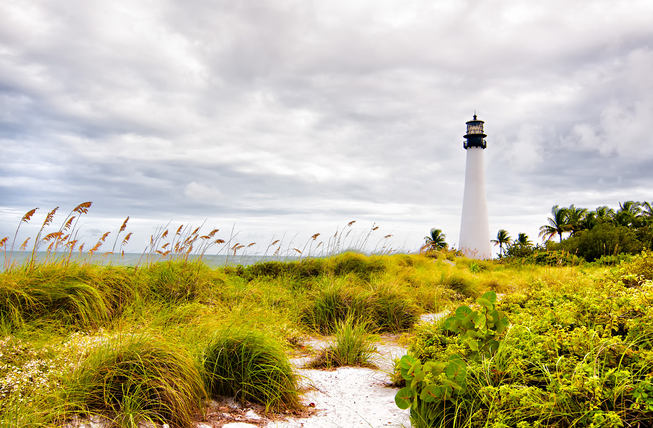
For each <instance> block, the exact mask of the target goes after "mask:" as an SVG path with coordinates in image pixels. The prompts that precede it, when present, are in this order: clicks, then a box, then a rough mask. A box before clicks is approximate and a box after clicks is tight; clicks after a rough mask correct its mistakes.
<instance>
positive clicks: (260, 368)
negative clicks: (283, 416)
mask: <svg viewBox="0 0 653 428" xmlns="http://www.w3.org/2000/svg"><path fill="white" fill-rule="evenodd" d="M202 361H203V367H204V373H205V384H206V388H207V390H208V391H209V394H210V395H211V396H219V395H227V396H232V397H236V398H237V399H239V400H243V401H252V402H255V403H260V404H263V405H265V408H266V409H276V410H278V409H281V408H295V407H298V406H299V398H298V385H297V378H296V376H295V374H294V372H293V370H292V367H291V365H290V362H289V361H288V357H287V356H286V354H285V352H284V349H283V348H282V347H281V345H280V344H279V343H278V342H277V341H276V340H275V339H274V338H272V337H270V336H268V335H266V334H264V333H262V332H258V331H255V330H244V329H226V330H223V331H220V332H217V333H216V334H215V336H214V338H213V339H212V340H211V342H210V343H209V345H208V346H207V347H206V349H205V350H204V353H203V357H202Z"/></svg>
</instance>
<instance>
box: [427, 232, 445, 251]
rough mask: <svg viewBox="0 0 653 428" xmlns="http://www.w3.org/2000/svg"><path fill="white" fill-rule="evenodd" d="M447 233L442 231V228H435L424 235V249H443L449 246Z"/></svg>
mask: <svg viewBox="0 0 653 428" xmlns="http://www.w3.org/2000/svg"><path fill="white" fill-rule="evenodd" d="M446 238H447V235H445V234H444V233H442V230H440V229H436V228H433V229H431V233H430V234H429V236H425V237H424V246H423V247H422V249H423V250H427V251H428V250H443V249H445V248H447V247H448V246H449V244H447V242H446V241H445V239H446Z"/></svg>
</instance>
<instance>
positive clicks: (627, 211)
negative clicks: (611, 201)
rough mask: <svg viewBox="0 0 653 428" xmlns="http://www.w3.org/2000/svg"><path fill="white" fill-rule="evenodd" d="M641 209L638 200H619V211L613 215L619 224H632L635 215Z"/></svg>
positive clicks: (635, 217)
mask: <svg viewBox="0 0 653 428" xmlns="http://www.w3.org/2000/svg"><path fill="white" fill-rule="evenodd" d="M641 211H642V209H641V208H640V203H639V202H635V201H626V202H624V203H623V204H622V203H621V202H619V211H617V214H616V215H615V220H616V221H617V224H618V225H620V226H626V227H630V226H633V225H635V223H636V222H637V216H638V215H639V214H640V213H641Z"/></svg>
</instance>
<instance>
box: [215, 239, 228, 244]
mask: <svg viewBox="0 0 653 428" xmlns="http://www.w3.org/2000/svg"><path fill="white" fill-rule="evenodd" d="M225 242H226V241H225V240H224V239H216V240H215V243H216V244H224V243H225Z"/></svg>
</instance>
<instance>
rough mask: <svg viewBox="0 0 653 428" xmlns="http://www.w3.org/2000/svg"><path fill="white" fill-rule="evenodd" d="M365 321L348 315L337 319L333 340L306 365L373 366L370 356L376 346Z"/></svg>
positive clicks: (312, 366) (319, 366) (318, 366)
mask: <svg viewBox="0 0 653 428" xmlns="http://www.w3.org/2000/svg"><path fill="white" fill-rule="evenodd" d="M367 327H368V326H367V323H365V322H361V321H360V320H358V319H355V318H352V317H348V318H346V319H344V320H341V321H338V322H337V323H336V326H335V328H334V339H333V342H332V343H331V344H330V345H329V346H328V347H327V348H325V349H323V350H322V351H320V352H319V353H318V355H317V357H316V358H314V359H313V360H312V361H311V362H310V363H309V364H308V365H307V367H309V368H329V369H331V368H335V367H342V366H363V367H374V365H373V364H372V356H373V354H375V353H376V348H375V346H374V345H373V343H372V341H373V339H374V337H373V336H372V335H371V334H370V333H369V332H368V331H367Z"/></svg>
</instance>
